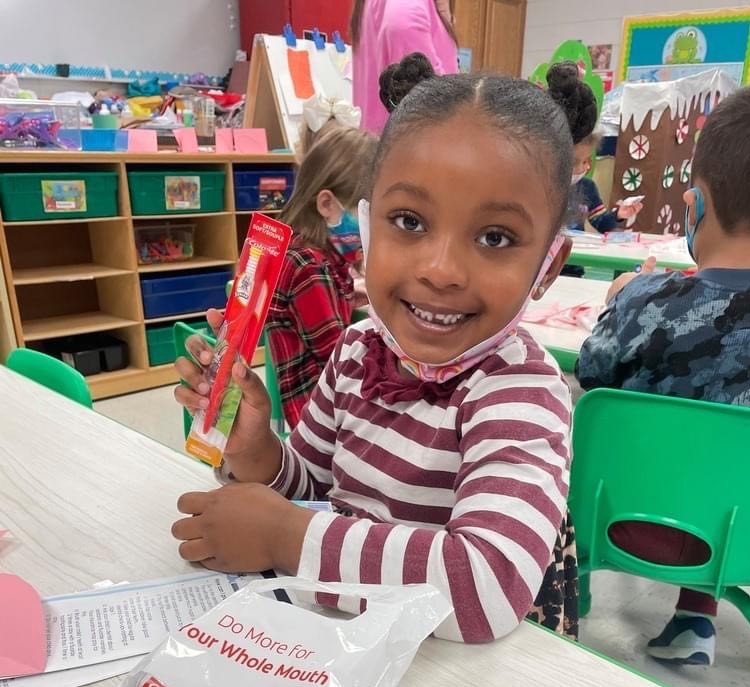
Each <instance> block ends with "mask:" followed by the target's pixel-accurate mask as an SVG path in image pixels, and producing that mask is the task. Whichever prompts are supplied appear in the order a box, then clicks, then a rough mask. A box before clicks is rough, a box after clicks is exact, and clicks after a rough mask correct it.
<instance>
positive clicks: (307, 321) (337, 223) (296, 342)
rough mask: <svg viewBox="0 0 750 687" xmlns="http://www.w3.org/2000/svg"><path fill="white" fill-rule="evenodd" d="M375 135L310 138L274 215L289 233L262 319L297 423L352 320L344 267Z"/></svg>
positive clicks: (354, 262)
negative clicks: (279, 210) (290, 191)
mask: <svg viewBox="0 0 750 687" xmlns="http://www.w3.org/2000/svg"><path fill="white" fill-rule="evenodd" d="M375 143H376V139H375V138H374V137H373V136H371V135H370V134H367V133H365V132H362V131H359V130H357V129H351V128H343V127H342V128H339V127H336V128H333V129H331V130H330V131H328V132H325V133H324V134H323V135H322V136H320V138H319V139H318V140H317V141H316V142H315V144H314V146H313V147H312V148H311V149H310V151H309V152H308V153H307V155H306V157H305V159H304V160H303V162H302V164H301V165H300V168H299V172H298V174H297V179H296V183H295V188H294V193H293V194H292V197H291V198H290V200H289V203H288V204H287V206H286V208H285V209H284V212H283V213H282V215H281V221H282V222H285V223H286V224H288V225H290V226H291V227H292V228H293V229H294V231H295V236H294V239H293V241H292V245H291V246H290V248H289V251H288V252H287V255H286V259H285V261H284V266H283V268H282V271H281V276H280V277H279V283H278V286H277V288H276V292H275V294H274V297H273V301H272V302H271V309H270V311H269V314H268V320H267V322H266V334H267V342H268V346H269V348H270V352H271V358H272V360H273V362H274V365H275V366H276V370H277V374H278V379H279V390H280V392H281V402H282V406H283V409H284V418H285V419H286V421H287V423H288V424H289V427H290V428H292V429H293V428H294V427H295V426H296V425H297V423H298V422H299V419H300V416H301V414H302V409H303V408H304V407H305V403H307V399H308V398H309V396H310V394H311V393H312V390H313V389H314V388H315V385H316V384H317V381H318V377H319V376H320V373H321V372H322V371H323V368H324V366H325V364H326V362H328V358H329V357H330V356H331V352H332V351H333V348H334V346H335V345H336V342H337V341H338V338H339V336H340V335H341V333H342V332H343V331H344V329H346V327H348V326H349V324H351V319H352V311H353V304H354V287H353V280H352V276H351V271H350V268H352V267H355V268H356V267H357V266H358V265H359V263H360V262H361V259H362V245H361V241H360V239H359V228H358V224H357V216H356V213H355V212H352V210H353V208H355V207H356V204H357V201H358V200H359V198H360V197H361V195H362V188H361V182H362V180H363V179H364V178H365V177H366V176H367V172H368V167H369V163H370V160H371V158H372V154H373V153H374V150H375Z"/></svg>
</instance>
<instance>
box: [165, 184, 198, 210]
mask: <svg viewBox="0 0 750 687" xmlns="http://www.w3.org/2000/svg"><path fill="white" fill-rule="evenodd" d="M164 203H165V205H166V208H167V210H200V209H201V178H200V177H199V176H189V177H164Z"/></svg>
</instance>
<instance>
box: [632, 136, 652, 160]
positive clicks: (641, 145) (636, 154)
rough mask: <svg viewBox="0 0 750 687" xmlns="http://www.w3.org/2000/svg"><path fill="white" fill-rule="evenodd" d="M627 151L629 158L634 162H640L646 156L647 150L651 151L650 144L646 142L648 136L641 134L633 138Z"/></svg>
mask: <svg viewBox="0 0 750 687" xmlns="http://www.w3.org/2000/svg"><path fill="white" fill-rule="evenodd" d="M628 150H629V151H630V157H632V158H633V159H634V160H642V159H643V158H644V157H646V155H648V152H649V150H651V142H650V141H649V140H648V136H644V135H643V134H638V135H637V136H633V140H632V141H630V146H629V147H628Z"/></svg>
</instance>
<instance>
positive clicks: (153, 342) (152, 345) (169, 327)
mask: <svg viewBox="0 0 750 687" xmlns="http://www.w3.org/2000/svg"><path fill="white" fill-rule="evenodd" d="M190 326H191V327H194V328H195V329H197V330H198V331H200V332H205V333H206V334H208V333H209V332H210V328H209V326H208V322H206V320H200V321H198V322H191V323H190ZM173 330H174V324H173V323H171V322H170V323H169V324H165V325H159V326H153V327H147V328H146V346H147V347H148V362H149V365H151V366H152V367H155V366H157V365H167V364H169V363H173V362H174V361H175V349H174V331H173Z"/></svg>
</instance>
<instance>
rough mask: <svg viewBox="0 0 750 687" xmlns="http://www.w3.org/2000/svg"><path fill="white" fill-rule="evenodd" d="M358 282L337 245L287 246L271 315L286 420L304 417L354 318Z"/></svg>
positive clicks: (292, 421) (269, 339)
mask: <svg viewBox="0 0 750 687" xmlns="http://www.w3.org/2000/svg"><path fill="white" fill-rule="evenodd" d="M353 297H354V282H353V279H352V277H351V275H350V274H349V266H348V264H347V263H346V261H345V260H344V259H343V258H342V257H341V256H340V255H339V254H338V253H337V252H336V250H335V248H334V247H333V246H331V247H330V249H329V250H327V251H322V250H320V249H318V248H312V247H308V246H304V245H301V244H299V243H297V242H295V243H293V244H292V247H291V248H290V249H289V250H288V251H287V254H286V257H285V258H284V266H283V267H282V270H281V275H280V276H279V283H278V285H277V287H276V291H275V292H274V296H273V300H272V301H271V308H270V310H269V312H268V318H267V320H266V336H267V343H268V347H269V349H270V351H271V359H272V360H273V362H274V366H275V367H276V370H277V374H278V379H279V393H280V395H281V404H282V407H283V410H284V419H285V420H286V421H287V424H288V425H289V426H290V427H291V428H292V429H293V428H294V427H295V426H296V425H297V423H298V422H299V419H300V416H301V414H302V409H303V408H304V406H305V403H307V399H308V398H309V397H310V394H311V393H312V390H313V389H314V388H315V384H316V383H317V381H318V377H319V376H320V373H321V372H322V371H323V368H324V367H325V364H326V362H327V361H328V358H330V357H331V353H332V352H333V348H334V346H335V345H336V342H337V341H338V340H339V337H340V336H341V334H342V332H343V331H344V329H346V327H347V326H348V325H349V324H350V322H351V319H352V306H353V303H354V301H353Z"/></svg>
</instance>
